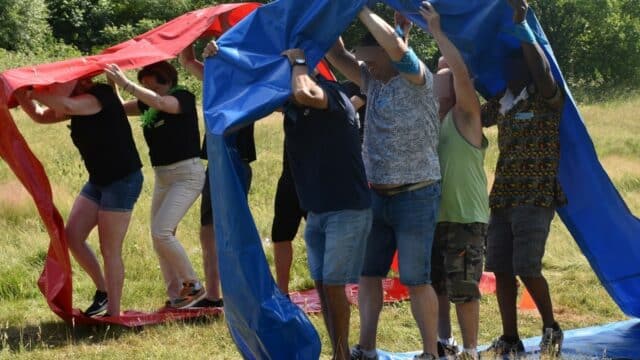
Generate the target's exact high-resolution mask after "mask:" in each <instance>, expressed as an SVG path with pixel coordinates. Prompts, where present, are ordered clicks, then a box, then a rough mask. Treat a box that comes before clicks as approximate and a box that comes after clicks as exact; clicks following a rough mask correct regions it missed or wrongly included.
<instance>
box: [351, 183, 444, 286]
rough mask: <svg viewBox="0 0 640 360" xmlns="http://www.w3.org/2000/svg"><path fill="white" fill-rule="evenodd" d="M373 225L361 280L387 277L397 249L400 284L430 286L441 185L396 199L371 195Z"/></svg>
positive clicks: (428, 187) (402, 195) (398, 196)
mask: <svg viewBox="0 0 640 360" xmlns="http://www.w3.org/2000/svg"><path fill="white" fill-rule="evenodd" d="M371 205H372V206H371V208H372V210H373V225H372V226H371V233H370V234H369V239H368V240H367V251H366V255H365V260H364V266H363V268H362V276H370V277H385V276H387V273H388V272H389V268H390V267H391V261H392V260H393V255H394V253H395V250H396V249H398V265H399V270H400V282H401V283H402V284H404V285H407V286H417V285H424V284H430V283H431V248H432V246H433V235H434V232H435V228H436V221H437V218H438V209H439V207H440V182H436V183H433V184H431V185H429V186H427V187H424V188H422V189H418V190H413V191H407V192H403V193H400V194H397V195H393V196H381V195H379V194H377V193H376V192H375V191H372V204H371Z"/></svg>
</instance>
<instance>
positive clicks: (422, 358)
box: [413, 353, 438, 360]
mask: <svg viewBox="0 0 640 360" xmlns="http://www.w3.org/2000/svg"><path fill="white" fill-rule="evenodd" d="M437 359H438V358H437V357H436V356H435V355H433V354H428V353H422V354H420V355H416V356H414V357H413V360H437Z"/></svg>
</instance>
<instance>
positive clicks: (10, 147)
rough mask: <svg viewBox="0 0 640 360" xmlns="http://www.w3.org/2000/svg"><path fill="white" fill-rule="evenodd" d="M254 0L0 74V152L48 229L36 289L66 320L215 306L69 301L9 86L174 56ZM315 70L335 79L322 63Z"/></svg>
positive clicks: (63, 247) (59, 225) (46, 205)
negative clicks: (92, 311)
mask: <svg viewBox="0 0 640 360" xmlns="http://www.w3.org/2000/svg"><path fill="white" fill-rule="evenodd" d="M260 5H261V4H259V3H239V4H224V5H218V6H213V7H209V8H205V9H201V10H195V11H192V12H189V13H187V14H184V15H182V16H180V17H178V18H176V19H174V20H172V21H170V22H167V23H166V24H163V25H161V26H159V27H157V28H155V29H153V30H150V31H148V32H146V33H144V34H142V35H139V36H137V37H135V38H133V39H131V40H128V41H125V42H123V43H121V44H118V45H115V46H112V47H110V48H108V49H106V50H104V51H103V52H102V53H100V54H99V55H94V56H85V57H80V58H74V59H69V60H64V61H58V62H54V63H50V64H42V65H37V66H26V67H22V68H17V69H12V70H7V71H4V72H2V73H1V74H0V157H2V159H3V160H4V161H5V162H6V163H7V164H8V165H9V167H10V168H11V169H12V171H13V172H14V173H15V175H16V177H17V178H18V179H19V180H20V181H21V182H22V184H23V185H24V187H25V188H26V189H27V190H28V191H29V193H30V194H31V196H32V197H33V200H34V202H35V204H36V207H37V208H38V212H39V214H40V217H41V218H42V221H43V222H44V225H45V227H46V229H47V232H48V234H49V238H50V243H49V251H48V254H47V259H46V262H45V266H44V270H43V271H42V274H41V276H40V279H39V280H38V286H39V288H40V291H41V292H42V294H43V295H44V296H45V298H46V300H47V303H48V304H49V307H50V308H51V310H52V311H53V312H54V313H56V314H57V315H58V316H60V317H61V318H62V319H64V320H65V321H67V322H74V323H76V324H98V323H111V324H119V325H123V326H142V325H146V324H154V323H158V322H163V321H166V320H180V319H187V318H192V317H196V316H202V315H215V314H218V313H220V311H221V310H220V309H188V310H168V309H166V308H165V309H161V310H159V311H157V312H153V313H144V312H138V311H125V312H124V314H123V316H121V317H119V318H88V317H86V316H84V315H83V314H82V313H81V312H80V311H79V310H78V309H73V306H72V287H71V264H70V259H69V252H68V248H67V239H66V237H65V232H64V221H63V219H62V216H60V213H59V212H58V209H57V208H56V207H55V205H54V203H53V197H52V193H51V185H50V183H49V179H48V178H47V174H46V172H45V171H44V168H43V166H42V164H41V163H40V161H39V160H38V159H37V158H36V157H35V155H34V154H33V153H32V152H31V150H30V149H29V146H28V144H27V143H26V141H25V140H24V138H23V136H22V134H21V133H20V131H19V130H18V128H17V127H16V125H15V122H14V120H13V117H12V116H11V113H10V112H9V110H8V109H9V108H10V107H14V106H16V105H17V104H16V102H15V100H14V99H13V98H12V95H13V92H14V91H15V90H17V89H19V88H22V87H27V86H47V85H52V84H56V83H65V82H68V81H71V80H75V79H79V78H82V77H85V76H93V75H97V74H99V73H101V72H102V69H103V68H104V66H105V64H109V63H115V64H118V65H119V66H120V67H121V68H122V69H124V70H126V69H134V68H140V67H143V66H145V65H148V64H152V63H155V62H158V61H161V60H166V59H170V58H173V57H175V56H176V55H178V53H179V52H180V51H181V50H182V49H184V48H185V47H187V46H189V45H190V44H191V43H193V42H194V41H195V40H197V39H198V38H201V37H209V36H215V37H218V36H220V35H221V34H222V33H224V32H225V31H226V30H227V29H229V28H230V27H232V26H233V25H235V24H236V23H237V22H239V21H240V20H242V19H243V18H244V17H245V16H247V15H248V14H249V13H251V12H252V11H253V10H254V9H255V8H257V7H258V6H260ZM318 70H319V71H320V72H321V73H322V74H323V75H324V76H325V77H327V78H331V79H335V78H334V77H333V74H331V71H330V69H329V67H328V66H327V64H326V63H321V64H319V65H318Z"/></svg>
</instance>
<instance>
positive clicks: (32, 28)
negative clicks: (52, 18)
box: [0, 0, 51, 52]
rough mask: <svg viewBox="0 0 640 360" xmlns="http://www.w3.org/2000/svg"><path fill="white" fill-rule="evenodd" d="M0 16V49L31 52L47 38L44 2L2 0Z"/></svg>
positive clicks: (34, 0)
mask: <svg viewBox="0 0 640 360" xmlns="http://www.w3.org/2000/svg"><path fill="white" fill-rule="evenodd" d="M0 14H2V16H0V48H4V49H7V50H15V51H23V52H31V51H32V49H37V48H38V47H41V46H43V45H44V43H45V40H46V39H47V38H48V37H49V33H50V31H51V29H50V28H49V24H48V23H47V17H48V16H49V14H48V10H47V6H46V4H45V2H44V0H33V1H21V0H2V1H0Z"/></svg>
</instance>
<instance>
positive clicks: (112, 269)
mask: <svg viewBox="0 0 640 360" xmlns="http://www.w3.org/2000/svg"><path fill="white" fill-rule="evenodd" d="M68 88H69V89H71V87H68ZM15 96H16V99H17V100H18V102H19V103H20V105H21V106H22V109H23V110H24V111H25V112H26V113H27V114H28V115H29V116H30V117H31V118H32V119H33V120H34V121H36V122H38V123H43V124H53V123H57V122H61V121H66V120H69V119H71V126H70V128H71V137H72V140H73V143H74V145H75V146H76V147H77V148H78V150H79V152H80V155H81V156H82V159H83V161H84V164H85V167H86V169H87V172H88V173H89V181H88V182H87V183H86V184H85V185H84V187H83V189H82V191H81V193H80V195H79V196H78V197H77V198H76V200H75V202H74V204H73V208H72V209H71V213H70V214H69V218H68V219H67V224H66V227H65V233H66V236H67V241H68V243H69V249H70V250H71V253H72V254H73V256H74V258H75V259H76V261H77V262H78V263H79V264H80V266H81V267H82V268H83V269H84V270H85V271H86V272H87V274H88V275H89V276H90V277H91V279H92V280H93V282H94V284H95V286H96V288H97V291H96V294H95V296H94V302H93V304H91V306H90V307H89V308H88V309H87V310H86V311H85V314H86V315H87V316H92V315H96V314H99V313H101V312H103V311H104V310H107V314H106V316H119V315H120V297H121V295H122V287H123V283H124V265H123V262H122V243H123V241H124V237H125V235H126V233H127V229H128V227H129V222H130V219H131V210H132V209H133V205H134V204H135V202H136V200H137V198H138V196H139V194H140V190H141V187H142V173H141V172H140V168H141V166H142V163H141V162H140V158H139V157H138V152H137V150H136V147H135V143H134V141H133V136H132V134H131V128H130V126H129V123H128V121H127V118H126V115H125V113H124V109H123V107H122V105H121V104H120V102H119V101H118V98H117V97H116V95H115V93H114V92H113V89H112V88H111V87H109V86H108V85H104V84H94V83H93V82H92V81H91V79H90V78H83V79H80V80H78V81H77V83H76V84H75V86H74V87H73V91H72V92H71V94H70V92H69V91H66V94H57V95H56V94H52V92H43V91H32V92H29V91H26V90H20V91H17V92H16V94H15ZM34 100H37V101H38V102H39V103H42V104H44V105H46V106H47V107H46V108H45V107H41V106H40V105H39V104H38V103H36V102H34ZM113 139H118V141H113ZM96 226H97V227H98V234H99V240H100V248H101V252H102V255H103V257H104V276H103V273H102V270H101V267H100V264H99V263H98V259H97V258H96V255H95V253H94V252H93V251H92V250H91V248H90V247H89V246H88V244H87V243H86V240H87V237H88V236H89V233H90V232H91V230H92V229H93V228H94V227H96ZM107 294H108V295H107Z"/></svg>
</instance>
